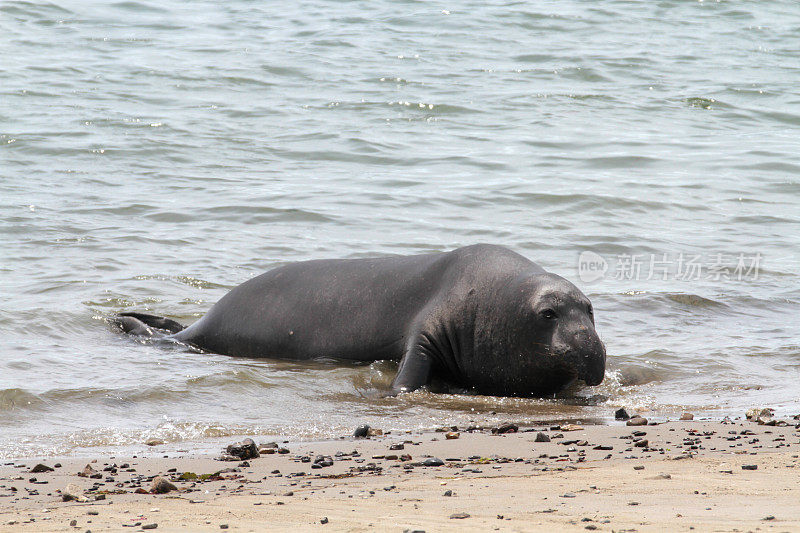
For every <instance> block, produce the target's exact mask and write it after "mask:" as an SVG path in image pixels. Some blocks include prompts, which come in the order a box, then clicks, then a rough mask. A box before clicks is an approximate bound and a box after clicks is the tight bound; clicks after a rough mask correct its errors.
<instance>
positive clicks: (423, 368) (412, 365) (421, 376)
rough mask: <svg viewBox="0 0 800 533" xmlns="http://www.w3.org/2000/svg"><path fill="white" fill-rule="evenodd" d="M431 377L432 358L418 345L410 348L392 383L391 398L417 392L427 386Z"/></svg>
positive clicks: (415, 344)
mask: <svg viewBox="0 0 800 533" xmlns="http://www.w3.org/2000/svg"><path fill="white" fill-rule="evenodd" d="M430 376H431V357H430V356H429V355H428V354H427V353H426V352H425V350H424V349H422V347H421V346H419V345H418V344H417V343H414V345H412V346H411V348H409V350H408V351H407V352H406V355H405V356H404V357H403V359H402V360H401V361H400V366H399V367H398V369H397V375H396V376H395V378H394V381H392V390H391V392H390V393H389V394H388V395H389V396H397V395H398V394H400V393H401V392H411V391H415V390H417V389H418V388H420V387H422V386H423V385H425V384H427V383H428V381H429V380H430Z"/></svg>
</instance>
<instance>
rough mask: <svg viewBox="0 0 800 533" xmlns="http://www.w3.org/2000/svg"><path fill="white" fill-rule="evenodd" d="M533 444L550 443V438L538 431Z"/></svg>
mask: <svg viewBox="0 0 800 533" xmlns="http://www.w3.org/2000/svg"><path fill="white" fill-rule="evenodd" d="M534 442H550V437H548V436H547V435H545V434H544V433H542V432H541V431H540V432H539V433H537V434H536V439H535V440H534Z"/></svg>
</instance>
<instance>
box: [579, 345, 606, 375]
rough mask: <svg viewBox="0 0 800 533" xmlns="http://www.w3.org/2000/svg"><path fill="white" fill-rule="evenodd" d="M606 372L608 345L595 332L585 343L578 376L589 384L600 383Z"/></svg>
mask: <svg viewBox="0 0 800 533" xmlns="http://www.w3.org/2000/svg"><path fill="white" fill-rule="evenodd" d="M605 374H606V347H605V346H604V345H603V343H602V342H601V341H600V339H599V338H598V337H597V334H596V333H595V334H593V335H592V338H590V339H589V340H588V342H586V343H584V344H583V346H582V349H581V351H580V356H579V361H578V377H579V378H580V379H582V380H583V381H585V382H586V384H587V385H600V383H602V382H603V378H604V377H605Z"/></svg>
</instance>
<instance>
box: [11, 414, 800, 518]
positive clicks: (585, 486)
mask: <svg viewBox="0 0 800 533" xmlns="http://www.w3.org/2000/svg"><path fill="white" fill-rule="evenodd" d="M786 423H787V425H785V426H784V425H776V426H768V425H759V424H756V423H755V422H751V421H747V420H734V421H721V422H720V421H665V422H662V423H659V424H658V425H647V426H641V427H631V426H627V425H626V424H625V422H613V423H610V424H608V425H594V426H583V427H580V426H576V425H572V424H565V425H563V426H539V427H521V428H519V431H518V432H514V433H505V434H492V433H491V428H485V429H477V430H472V431H466V430H465V429H466V428H459V431H458V438H452V437H454V435H452V434H451V435H450V437H451V438H446V433H445V432H430V433H401V434H386V435H382V436H374V437H371V438H368V439H355V438H353V437H346V438H344V439H338V440H332V441H325V442H288V443H283V442H278V443H277V444H278V446H279V447H281V448H285V450H282V451H284V452H286V450H288V453H270V454H262V455H261V456H260V457H259V458H255V459H250V460H249V461H248V462H247V463H245V464H242V463H241V462H240V461H236V462H228V461H220V460H218V459H217V458H218V457H219V455H220V454H216V455H208V456H189V455H186V454H183V455H181V454H180V453H179V452H177V450H179V449H180V445H179V444H167V445H160V446H155V447H148V446H144V445H143V446H142V453H137V454H136V455H137V456H136V457H133V456H130V457H119V456H115V457H110V456H99V455H98V456H97V457H96V462H89V461H90V460H87V459H85V458H83V459H78V458H66V459H58V458H42V459H36V460H32V459H25V460H21V461H13V462H10V461H8V462H6V464H4V465H3V466H2V467H0V530H1V531H37V532H38V531H81V532H84V531H87V530H91V531H93V532H94V531H108V530H112V531H140V530H142V529H143V526H145V527H147V528H148V529H151V528H153V524H155V525H156V527H155V528H156V529H157V530H158V531H186V530H191V531H219V530H221V529H227V530H230V531H265V530H287V529H290V530H291V529H293V530H300V531H307V530H320V531H395V532H402V531H405V530H408V531H417V530H420V531H423V530H424V531H428V532H430V531H443V530H453V531H456V530H457V531H587V530H589V531H592V530H594V531H617V532H620V531H756V530H760V531H798V530H800V505H798V503H797V502H798V501H800V483H798V480H797V477H798V471H800V460H798V456H799V455H800V433H798V430H797V429H796V428H795V426H794V424H796V421H795V420H787V421H786ZM634 432H636V434H635V435H634ZM640 432H642V433H645V434H641V433H640ZM539 433H542V434H544V435H547V436H548V437H549V438H550V442H537V435H538V434H539ZM539 438H540V439H542V437H539ZM644 441H646V442H644ZM399 445H402V449H390V448H392V447H394V448H400V446H399ZM273 450H274V448H273ZM165 455H166V456H167V457H164V456H165ZM318 455H329V456H331V458H332V459H333V465H332V466H327V467H322V468H312V465H313V464H314V461H315V459H316V458H317V456H318ZM404 455H405V456H406V457H403V456H404ZM303 457H307V458H308V459H307V461H308V462H303ZM432 457H433V458H438V459H441V461H442V462H443V463H444V464H443V465H442V466H425V465H424V464H423V463H424V461H425V460H426V459H429V458H432ZM434 462H435V461H434ZM38 463H43V464H44V465H46V466H49V467H53V466H55V464H56V463H59V464H60V465H61V466H60V467H58V468H55V469H54V470H53V471H52V472H40V473H31V469H32V468H33V467H34V466H35V465H36V464H38ZM87 463H88V464H89V465H90V466H91V467H92V468H91V470H92V471H93V472H92V473H93V475H95V476H97V475H98V474H99V478H97V477H96V478H91V477H79V476H77V473H79V472H81V471H83V470H84V469H85V467H86V465H87ZM104 469H107V470H105V471H104ZM227 469H230V470H227ZM226 470H227V471H226ZM185 472H191V473H194V474H197V475H198V476H202V475H203V474H216V475H212V476H210V477H208V478H207V479H205V480H202V479H199V478H197V479H195V478H193V476H192V475H191V474H190V475H185V476H184V477H187V478H192V479H187V480H181V479H179V476H180V475H181V474H182V473H185ZM157 475H162V476H164V477H165V478H166V479H168V480H170V482H171V483H172V484H174V486H175V487H176V488H177V490H173V491H170V492H168V493H166V494H150V493H145V494H141V493H139V494H137V493H136V492H135V491H136V490H137V489H139V492H147V491H149V490H150V489H151V487H152V485H153V477H154V476H157ZM68 484H74V485H77V486H78V487H80V488H81V489H82V490H83V491H84V492H83V495H81V494H78V497H79V499H80V500H84V499H85V501H75V500H73V501H67V502H65V501H62V500H63V496H62V491H64V490H65V488H66V487H67V485H68ZM93 487H94V489H93V490H90V489H92V488H93ZM98 498H100V499H98ZM73 521H74V522H73ZM71 522H72V524H74V525H71Z"/></svg>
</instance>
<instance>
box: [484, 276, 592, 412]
mask: <svg viewBox="0 0 800 533" xmlns="http://www.w3.org/2000/svg"><path fill="white" fill-rule="evenodd" d="M498 296H502V299H503V300H504V302H503V305H502V307H503V311H504V312H503V313H498V312H497V311H498V310H497V309H494V310H491V311H490V312H492V313H494V317H492V318H489V317H488V316H487V317H486V319H487V320H486V322H484V324H486V326H487V327H486V335H485V336H484V339H483V340H484V342H482V343H481V344H482V346H483V349H482V350H481V351H483V352H484V353H491V355H490V356H489V357H487V358H486V359H487V361H489V362H491V365H480V366H481V367H482V368H481V369H480V371H481V372H483V373H484V376H485V379H481V378H480V377H474V378H473V379H475V380H476V382H477V383H478V386H477V388H478V390H479V391H480V392H484V393H488V394H500V395H512V396H547V395H551V394H554V393H556V392H558V391H560V390H562V389H564V388H565V387H567V386H568V385H569V384H571V383H572V382H573V381H575V380H577V379H580V380H583V381H584V382H585V383H586V384H587V385H599V384H600V383H601V382H602V381H603V377H604V374H605V367H606V350H605V346H603V343H602V342H601V341H600V338H599V337H598V335H597V332H596V331H595V326H594V310H593V309H592V304H591V302H590V301H589V299H588V298H587V297H586V295H584V294H583V293H582V292H581V291H580V290H579V289H578V288H577V287H576V286H575V285H573V284H572V283H570V282H569V281H567V280H566V279H564V278H562V277H560V276H557V275H555V274H550V273H546V272H545V273H537V274H534V275H530V276H521V277H520V278H517V279H516V280H514V281H513V282H510V283H507V284H505V285H504V286H503V288H502V289H501V290H499V294H498Z"/></svg>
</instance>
